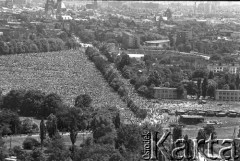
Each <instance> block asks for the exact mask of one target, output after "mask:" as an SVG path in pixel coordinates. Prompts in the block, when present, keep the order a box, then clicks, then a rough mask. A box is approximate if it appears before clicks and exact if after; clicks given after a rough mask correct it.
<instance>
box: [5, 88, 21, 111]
mask: <svg viewBox="0 0 240 161" xmlns="http://www.w3.org/2000/svg"><path fill="white" fill-rule="evenodd" d="M25 93H26V91H25V90H11V91H10V92H9V93H7V95H6V96H4V97H3V106H2V107H3V108H5V109H9V110H12V111H16V112H19V111H20V108H21V106H22V103H23V98H24V95H25Z"/></svg>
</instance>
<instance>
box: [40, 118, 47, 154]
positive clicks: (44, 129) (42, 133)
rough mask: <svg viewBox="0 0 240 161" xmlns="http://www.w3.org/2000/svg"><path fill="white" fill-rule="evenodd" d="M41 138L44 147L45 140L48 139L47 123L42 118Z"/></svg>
mask: <svg viewBox="0 0 240 161" xmlns="http://www.w3.org/2000/svg"><path fill="white" fill-rule="evenodd" d="M40 139H41V149H42V147H43V141H44V139H46V125H45V123H44V120H43V119H42V120H41V122H40Z"/></svg>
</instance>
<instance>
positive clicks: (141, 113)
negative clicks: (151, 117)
mask: <svg viewBox="0 0 240 161" xmlns="http://www.w3.org/2000/svg"><path fill="white" fill-rule="evenodd" d="M137 116H138V118H140V119H142V120H144V119H145V118H146V117H147V110H146V109H139V110H138V112H137Z"/></svg>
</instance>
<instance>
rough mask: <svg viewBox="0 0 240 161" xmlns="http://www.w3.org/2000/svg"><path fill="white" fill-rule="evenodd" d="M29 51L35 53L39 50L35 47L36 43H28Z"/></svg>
mask: <svg viewBox="0 0 240 161" xmlns="http://www.w3.org/2000/svg"><path fill="white" fill-rule="evenodd" d="M30 52H31V53H37V52H39V51H38V47H37V45H36V44H33V43H32V44H31V45H30Z"/></svg>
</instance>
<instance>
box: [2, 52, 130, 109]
mask: <svg viewBox="0 0 240 161" xmlns="http://www.w3.org/2000/svg"><path fill="white" fill-rule="evenodd" d="M0 74H1V77H0V88H1V89H2V90H3V94H6V93H7V92H9V91H10V90H11V89H20V88H23V89H36V90H42V91H44V92H46V93H47V94H48V93H51V92H55V93H57V94H59V95H61V96H62V99H63V100H64V102H65V103H67V104H69V105H73V104H74V99H75V98H76V96H77V95H79V94H83V93H87V94H89V95H90V96H91V97H92V99H93V105H94V106H97V107H99V106H102V105H118V106H119V107H123V108H124V107H126V104H125V103H123V102H122V101H121V99H120V98H119V96H118V94H117V93H115V92H113V90H112V89H111V88H110V87H109V85H108V83H107V82H106V81H105V80H104V78H103V77H102V75H101V73H100V72H99V71H98V70H97V69H96V68H95V66H94V64H93V63H91V62H90V61H89V60H88V59H87V57H86V56H85V54H84V53H83V52H80V51H61V52H51V53H36V54H18V55H6V56H1V57H0Z"/></svg>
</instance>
